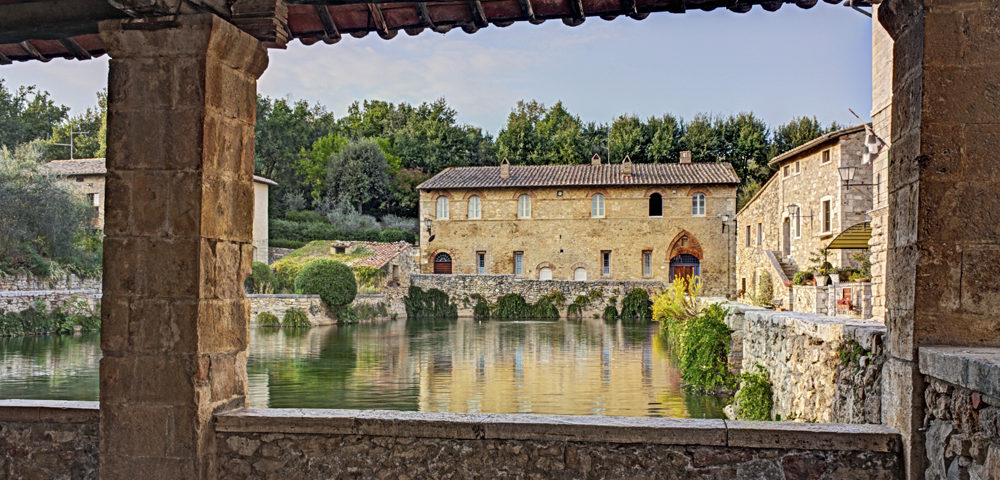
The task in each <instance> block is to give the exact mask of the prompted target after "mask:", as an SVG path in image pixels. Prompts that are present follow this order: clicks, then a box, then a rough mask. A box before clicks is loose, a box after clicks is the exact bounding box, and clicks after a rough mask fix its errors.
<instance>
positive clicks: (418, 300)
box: [403, 285, 458, 319]
mask: <svg viewBox="0 0 1000 480" xmlns="http://www.w3.org/2000/svg"><path fill="white" fill-rule="evenodd" d="M403 305H405V306H406V317H407V318H408V319H416V318H444V319H455V318H458V306H457V305H455V304H454V303H453V302H452V301H451V299H450V298H449V297H448V294H447V293H445V292H442V291H441V290H438V289H436V288H432V289H430V290H427V291H426V292H425V291H424V290H423V289H421V288H420V287H415V286H412V285H411V286H410V289H409V290H408V291H407V295H406V297H405V298H403Z"/></svg>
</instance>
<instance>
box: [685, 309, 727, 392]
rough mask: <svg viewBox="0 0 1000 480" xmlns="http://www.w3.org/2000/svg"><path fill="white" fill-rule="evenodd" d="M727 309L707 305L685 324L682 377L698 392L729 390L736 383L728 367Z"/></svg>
mask: <svg viewBox="0 0 1000 480" xmlns="http://www.w3.org/2000/svg"><path fill="white" fill-rule="evenodd" d="M727 313H729V310H727V309H725V308H723V307H722V305H719V304H718V303H714V304H712V305H709V306H708V307H706V308H705V309H704V310H702V311H701V315H699V316H697V317H694V318H692V319H690V320H688V321H687V322H685V326H684V335H683V337H682V338H683V340H682V342H681V345H680V347H681V348H680V351H681V377H682V378H683V379H684V383H685V385H687V386H688V387H690V388H692V389H694V390H697V391H701V392H731V391H732V390H733V388H734V387H735V381H736V379H735V378H734V376H733V374H732V372H730V371H729V362H728V359H729V340H730V334H731V332H730V330H729V327H728V326H727V325H726V321H725V319H726V314H727Z"/></svg>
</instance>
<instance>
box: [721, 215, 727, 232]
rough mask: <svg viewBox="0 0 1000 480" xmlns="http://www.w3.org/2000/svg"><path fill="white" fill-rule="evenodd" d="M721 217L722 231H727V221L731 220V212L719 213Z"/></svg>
mask: <svg viewBox="0 0 1000 480" xmlns="http://www.w3.org/2000/svg"><path fill="white" fill-rule="evenodd" d="M719 218H720V219H722V231H723V232H725V231H726V223H728V222H729V214H728V213H723V214H722V215H719Z"/></svg>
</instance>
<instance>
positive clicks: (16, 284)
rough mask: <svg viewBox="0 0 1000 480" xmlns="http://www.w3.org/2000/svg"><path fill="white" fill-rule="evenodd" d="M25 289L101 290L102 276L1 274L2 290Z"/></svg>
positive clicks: (0, 286)
mask: <svg viewBox="0 0 1000 480" xmlns="http://www.w3.org/2000/svg"><path fill="white" fill-rule="evenodd" d="M25 290H97V291H100V290H101V277H78V276H76V275H73V274H67V275H60V276H57V277H50V278H39V277H35V276H32V275H26V274H21V275H7V276H0V292H7V291H25Z"/></svg>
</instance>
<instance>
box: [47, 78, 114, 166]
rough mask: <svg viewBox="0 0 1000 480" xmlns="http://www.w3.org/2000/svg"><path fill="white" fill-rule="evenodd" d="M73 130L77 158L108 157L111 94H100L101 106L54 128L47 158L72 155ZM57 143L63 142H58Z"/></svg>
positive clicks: (57, 158)
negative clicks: (109, 101) (109, 100)
mask: <svg viewBox="0 0 1000 480" xmlns="http://www.w3.org/2000/svg"><path fill="white" fill-rule="evenodd" d="M71 131H72V133H73V139H72V142H73V158H98V157H103V156H105V152H106V150H107V141H106V140H107V131H108V94H107V91H106V90H102V91H100V92H98V93H97V106H96V107H91V108H88V109H87V111H85V112H84V113H83V114H82V115H75V116H73V117H70V118H68V119H66V120H65V121H63V122H62V123H60V124H59V125H56V126H55V127H53V128H52V137H51V139H50V140H49V141H48V142H46V143H47V144H48V148H47V152H46V158H48V159H49V160H61V159H67V158H70V150H69V147H68V146H66V145H68V144H69V143H70V132H71ZM57 143H59V144H62V145H56V144H57Z"/></svg>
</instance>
